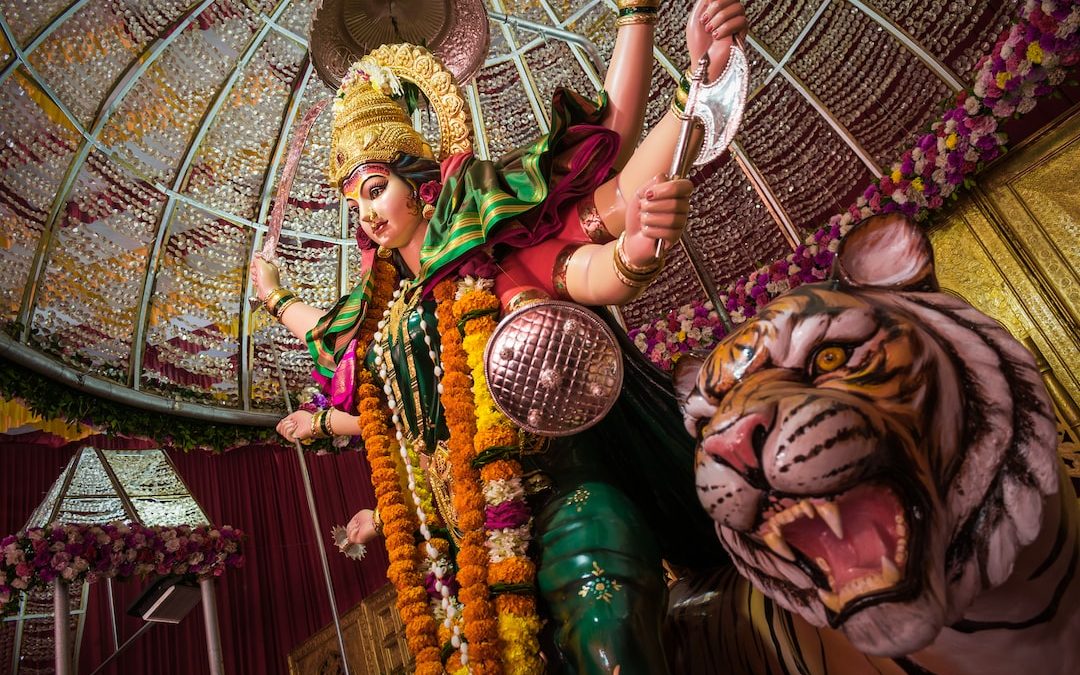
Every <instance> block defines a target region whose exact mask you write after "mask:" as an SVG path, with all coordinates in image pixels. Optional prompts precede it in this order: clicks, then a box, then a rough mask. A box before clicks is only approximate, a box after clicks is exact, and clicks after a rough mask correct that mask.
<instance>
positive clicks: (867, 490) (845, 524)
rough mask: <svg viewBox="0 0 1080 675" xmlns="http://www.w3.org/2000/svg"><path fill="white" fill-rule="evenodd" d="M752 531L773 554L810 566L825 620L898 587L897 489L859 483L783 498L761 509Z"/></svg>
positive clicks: (902, 533)
mask: <svg viewBox="0 0 1080 675" xmlns="http://www.w3.org/2000/svg"><path fill="white" fill-rule="evenodd" d="M756 533H757V536H758V538H760V540H761V541H762V542H764V544H765V545H766V546H768V547H769V548H770V549H771V550H772V551H773V552H774V553H775V554H776V555H778V556H780V557H781V558H784V559H785V560H788V561H791V562H797V563H798V564H799V565H800V567H802V568H804V569H807V571H809V572H811V577H812V578H813V579H814V581H815V583H816V584H817V587H818V588H817V594H818V597H819V598H820V599H821V602H822V604H824V605H825V607H826V608H827V609H828V610H829V611H830V612H831V615H830V623H833V624H838V623H842V621H843V619H846V615H848V614H850V612H846V611H845V609H851V610H852V611H856V610H857V609H858V608H859V607H857V606H853V605H858V606H862V605H863V604H864V603H862V602H859V603H854V602H853V601H855V600H859V599H863V598H867V599H868V600H869V599H871V598H879V597H880V599H882V600H884V599H886V597H888V596H891V595H893V593H892V591H898V590H901V587H902V586H906V584H904V581H905V578H906V576H907V575H906V574H905V570H906V568H907V562H908V550H909V548H908V547H909V537H910V535H909V527H908V519H907V516H906V515H905V512H904V508H903V505H902V502H901V501H900V498H899V496H898V495H897V493H896V492H895V491H894V490H892V489H891V488H889V487H886V486H884V485H880V484H875V485H860V486H858V487H855V488H852V489H851V490H848V491H846V492H842V493H840V494H837V495H834V496H831V497H811V498H806V499H792V498H783V499H777V500H775V501H773V502H772V503H770V505H769V507H768V508H767V509H766V510H765V512H764V513H763V514H762V524H761V525H760V526H759V527H758V529H757V531H756Z"/></svg>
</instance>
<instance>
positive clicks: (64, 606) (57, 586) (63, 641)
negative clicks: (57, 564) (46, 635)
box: [53, 579, 72, 675]
mask: <svg viewBox="0 0 1080 675" xmlns="http://www.w3.org/2000/svg"><path fill="white" fill-rule="evenodd" d="M53 637H54V639H53V641H54V643H55V647H56V673H57V675H72V669H71V646H72V645H71V604H70V601H69V598H68V583H67V582H66V581H64V580H63V579H57V580H56V581H54V582H53Z"/></svg>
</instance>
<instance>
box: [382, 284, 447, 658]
mask: <svg viewBox="0 0 1080 675" xmlns="http://www.w3.org/2000/svg"><path fill="white" fill-rule="evenodd" d="M408 286H409V282H408V280H406V279H402V280H401V281H400V283H399V284H398V288H397V289H395V290H394V294H393V296H392V297H391V298H390V301H389V302H388V303H387V304H386V310H385V311H383V318H382V320H381V321H379V324H378V330H377V331H376V332H375V335H374V343H373V347H372V349H373V350H374V352H375V366H376V367H377V368H378V369H379V378H380V379H381V380H382V382H383V392H384V393H385V394H386V404H387V406H389V408H390V413H391V415H390V419H391V420H393V422H394V429H395V432H396V433H395V438H396V439H397V442H398V451H399V453H400V454H401V460H402V463H404V464H405V474H406V478H407V480H408V484H409V492H410V493H411V494H412V498H413V504H414V505H415V506H416V517H417V519H418V520H419V522H420V534H422V535H423V537H424V543H425V547H424V552H425V553H426V554H427V558H428V561H429V562H430V564H431V571H432V572H434V574H435V591H436V592H437V593H438V594H439V595H440V596H441V607H442V610H443V614H444V615H445V617H446V618H444V619H443V626H445V627H446V628H449V629H450V630H451V631H452V635H451V638H450V644H451V646H453V647H454V648H455V649H460V650H461V662H462V663H463V664H464V663H468V644H467V643H466V642H465V641H464V640H462V637H461V624H460V622H458V621H454V620H453V619H454V617H455V616H457V614H458V607H457V603H456V602H455V601H454V600H452V599H451V597H450V587H449V586H447V585H446V584H445V583H443V578H444V577H445V576H446V573H447V571H448V570H447V566H446V565H445V564H444V563H442V562H441V561H440V560H439V551H438V549H436V548H435V545H434V544H432V543H431V529H430V528H429V527H428V524H427V514H426V513H425V512H424V509H423V503H422V500H421V499H420V495H419V494H418V493H417V491H416V476H415V474H414V472H413V466H412V462H411V461H409V447H408V441H407V440H406V438H405V432H404V431H403V429H404V426H403V423H402V419H401V415H402V410H401V409H400V408H399V407H398V401H397V399H395V398H394V389H393V387H392V386H391V385H390V378H392V377H395V374H394V372H393V371H392V370H391V366H392V365H393V357H392V356H391V355H390V331H388V330H386V328H387V324H388V323H389V321H390V316H391V314H392V312H393V308H394V305H395V304H396V303H397V302H399V301H401V300H402V299H403V294H404V293H405V292H406V291H407V290H408ZM414 291H415V292H420V289H419V288H416V289H414ZM406 315H407V312H404V313H403V316H406ZM420 330H421V331H423V333H424V344H425V345H427V349H428V357H430V358H431V362H432V363H433V364H434V365H435V367H434V369H433V370H434V374H435V381H436V390H437V391H438V393H439V394H440V395H442V393H443V385H442V375H443V369H442V366H441V365H440V363H439V355H438V354H437V353H436V352H435V348H434V345H433V344H432V341H431V336H430V335H429V334H428V323H427V321H426V320H425V319H424V318H423V316H421V317H420ZM384 331H385V332H384ZM406 339H407V338H406ZM384 343H385V344H384Z"/></svg>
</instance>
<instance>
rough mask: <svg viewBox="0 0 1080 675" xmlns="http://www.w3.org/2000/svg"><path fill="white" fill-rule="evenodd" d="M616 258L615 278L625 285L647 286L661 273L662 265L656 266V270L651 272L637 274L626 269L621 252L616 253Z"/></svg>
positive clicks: (633, 286)
mask: <svg viewBox="0 0 1080 675" xmlns="http://www.w3.org/2000/svg"><path fill="white" fill-rule="evenodd" d="M614 258H615V265H614V266H613V267H614V270H615V278H616V279H618V280H619V281H620V282H621V283H622V284H623V285H625V286H630V287H631V288H645V287H646V286H648V285H649V284H651V283H652V281H653V279H655V278H656V276H657V275H658V274H660V268H661V266H659V265H658V266H657V267H656V271H654V272H653V273H651V274H636V273H634V272H631V271H629V270H627V269H626V267H624V266H623V261H622V260H620V259H619V254H618V253H616V254H615V255H614Z"/></svg>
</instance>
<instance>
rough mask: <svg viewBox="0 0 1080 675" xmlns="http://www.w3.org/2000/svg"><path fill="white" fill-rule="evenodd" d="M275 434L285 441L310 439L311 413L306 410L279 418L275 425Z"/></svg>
mask: <svg viewBox="0 0 1080 675" xmlns="http://www.w3.org/2000/svg"><path fill="white" fill-rule="evenodd" d="M277 432H278V433H279V434H281V437H282V438H284V439H285V440H287V441H302V440H304V439H305V438H311V413H309V412H308V411H306V410H297V411H296V412H294V413H292V414H290V415H288V416H287V417H283V418H281V421H280V422H278V423H277Z"/></svg>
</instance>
